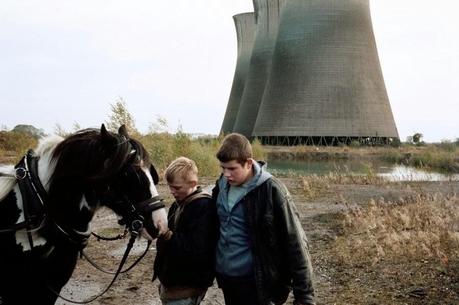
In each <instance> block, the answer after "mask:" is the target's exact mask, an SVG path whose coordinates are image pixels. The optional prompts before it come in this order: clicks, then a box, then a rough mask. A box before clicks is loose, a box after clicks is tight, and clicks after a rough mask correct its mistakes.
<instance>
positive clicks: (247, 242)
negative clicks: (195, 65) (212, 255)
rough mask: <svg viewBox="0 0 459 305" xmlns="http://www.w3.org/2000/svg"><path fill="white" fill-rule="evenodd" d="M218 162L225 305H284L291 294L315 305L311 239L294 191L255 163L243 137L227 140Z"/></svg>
mask: <svg viewBox="0 0 459 305" xmlns="http://www.w3.org/2000/svg"><path fill="white" fill-rule="evenodd" d="M217 158H218V160H219V161H220V166H221V168H222V172H223V173H222V175H221V177H220V179H219V180H218V181H217V184H216V186H215V188H214V190H213V194H212V197H213V200H214V201H215V202H216V208H217V213H218V219H219V225H220V226H219V232H218V233H219V237H218V243H217V252H216V264H215V265H216V272H217V282H218V284H219V287H220V288H221V289H222V290H223V295H224V297H225V304H226V305H249V304H250V305H272V304H276V305H277V304H284V303H285V301H286V300H287V297H288V294H289V292H290V291H291V290H293V296H294V299H295V302H294V304H296V305H313V304H315V303H314V288H313V283H312V267H311V261H310V257H309V252H308V244H307V239H306V235H305V233H304V231H303V228H302V226H301V223H300V221H299V217H298V212H297V210H296V207H295V205H294V204H293V201H292V198H291V196H290V194H289V192H288V190H287V189H286V188H285V186H284V185H283V184H282V183H281V182H280V181H279V180H277V179H276V178H274V177H273V176H272V175H271V174H270V173H269V172H267V171H266V169H265V166H264V163H263V162H256V161H255V160H253V159H252V146H251V145H250V142H249V141H248V140H247V138H245V137H244V136H243V135H240V134H237V133H232V134H229V135H227V136H226V137H225V138H224V139H223V142H222V144H221V146H220V149H219V150H218V152H217Z"/></svg>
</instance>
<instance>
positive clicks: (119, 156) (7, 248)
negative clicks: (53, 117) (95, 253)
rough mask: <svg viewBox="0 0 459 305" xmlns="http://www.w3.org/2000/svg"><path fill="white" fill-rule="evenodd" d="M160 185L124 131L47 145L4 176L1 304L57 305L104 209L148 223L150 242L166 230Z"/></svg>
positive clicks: (93, 132) (91, 132)
mask: <svg viewBox="0 0 459 305" xmlns="http://www.w3.org/2000/svg"><path fill="white" fill-rule="evenodd" d="M157 182H158V175H157V173H156V171H155V169H154V167H153V165H152V164H151V163H150V161H149V158H148V154H147V152H146V150H145V148H144V147H143V146H142V144H141V143H140V142H138V141H136V140H134V139H130V138H129V136H128V134H127V132H126V129H125V128H124V126H122V127H120V129H119V130H118V134H115V133H111V132H109V131H107V130H106V129H105V127H104V125H102V127H101V129H100V130H98V129H86V130H82V131H79V132H77V133H75V134H73V135H70V136H68V137H66V138H65V139H63V138H61V137H57V136H54V137H48V138H45V139H44V140H42V141H40V144H39V145H38V147H37V149H36V151H35V152H34V153H32V152H29V153H28V154H27V155H26V156H25V157H24V158H23V159H22V160H21V162H20V163H19V164H17V165H16V166H15V167H14V166H6V167H2V168H0V304H2V305H11V304H14V305H16V304H18V305H19V304H21V305H30V304H40V305H47V304H54V303H55V301H56V298H57V296H56V292H57V293H59V292H60V290H61V288H62V287H63V286H64V285H65V284H66V283H67V281H68V280H69V279H70V277H71V275H72V272H73V270H74V268H75V266H76V262H77V257H78V252H79V251H80V250H81V249H82V248H84V247H85V246H86V243H87V240H88V238H89V235H90V232H91V229H90V221H91V219H92V217H93V216H94V213H95V212H96V210H97V209H98V208H99V207H101V206H107V207H109V208H111V209H112V210H113V211H115V212H116V213H117V214H118V215H120V216H121V217H123V220H124V222H126V223H127V224H130V223H131V222H132V221H133V220H135V219H142V220H146V221H145V227H146V228H147V231H148V232H149V233H150V235H153V234H155V232H157V230H156V229H155V227H157V228H159V229H161V228H163V229H164V226H166V228H167V220H166V213H165V210H164V205H162V203H161V201H160V199H159V196H158V192H157V190H156V187H155V184H156V183H157ZM155 230H156V231H155ZM53 291H54V292H53Z"/></svg>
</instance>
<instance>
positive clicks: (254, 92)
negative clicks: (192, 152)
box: [234, 0, 286, 137]
mask: <svg viewBox="0 0 459 305" xmlns="http://www.w3.org/2000/svg"><path fill="white" fill-rule="evenodd" d="M285 1H286V0H253V5H254V8H255V18H256V19H255V22H256V30H255V41H254V45H253V50H252V56H251V58H250V65H249V70H248V74H247V80H246V83H245V87H244V92H243V94H242V99H241V103H240V105H239V112H238V114H237V118H236V122H235V124H234V131H235V132H239V133H241V134H243V135H245V136H247V137H251V135H252V131H253V127H254V125H255V120H256V119H257V114H258V108H259V106H260V103H261V98H262V96H263V91H264V90H265V85H266V80H267V78H268V74H269V71H270V70H271V61H272V55H273V50H274V43H275V40H276V36H277V30H278V26H279V14H280V11H281V8H282V6H283V3H284V2H285Z"/></svg>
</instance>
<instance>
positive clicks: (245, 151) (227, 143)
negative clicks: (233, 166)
mask: <svg viewBox="0 0 459 305" xmlns="http://www.w3.org/2000/svg"><path fill="white" fill-rule="evenodd" d="M249 158H252V145H251V144H250V142H249V140H248V139H247V138H246V137H244V136H243V135H241V134H239V133H230V134H229V135H227V136H226V137H224V138H223V141H222V144H221V146H220V148H219V149H218V152H217V159H218V160H219V161H220V162H229V161H232V160H236V161H237V162H239V163H240V164H244V163H245V162H246V161H247V159H249Z"/></svg>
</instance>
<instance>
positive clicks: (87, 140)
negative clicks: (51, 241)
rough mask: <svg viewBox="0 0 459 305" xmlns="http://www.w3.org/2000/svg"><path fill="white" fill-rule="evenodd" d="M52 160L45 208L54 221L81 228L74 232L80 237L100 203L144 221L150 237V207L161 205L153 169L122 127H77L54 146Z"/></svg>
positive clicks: (68, 228) (69, 228) (152, 231)
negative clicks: (76, 129)
mask: <svg viewBox="0 0 459 305" xmlns="http://www.w3.org/2000/svg"><path fill="white" fill-rule="evenodd" d="M52 162H53V164H54V165H55V169H54V171H53V173H52V175H51V178H50V184H49V197H50V200H49V204H48V211H49V212H50V218H51V219H53V221H54V222H55V223H56V226H58V227H65V228H64V229H62V230H64V231H75V232H83V233H82V234H78V235H81V236H82V239H85V238H86V237H85V236H86V234H87V232H88V230H89V222H90V220H91V219H92V217H93V215H94V212H95V210H96V209H97V207H98V206H100V205H104V206H107V207H108V208H110V209H112V210H113V211H114V212H115V213H117V214H118V215H120V216H121V217H122V219H123V222H124V223H125V224H126V225H128V226H130V225H131V224H132V223H133V222H134V221H135V220H141V221H144V222H143V223H144V225H145V228H146V229H147V231H148V233H149V234H150V235H151V236H152V237H153V238H154V237H155V235H156V234H157V231H156V229H155V226H154V225H153V221H152V212H153V211H154V210H155V208H158V207H164V205H163V204H162V202H161V199H160V198H159V196H158V191H157V190H156V187H155V184H157V182H158V174H157V173H156V170H155V168H154V167H153V165H152V164H151V162H150V160H149V157H148V153H147V151H146V150H145V148H144V146H143V145H142V144H141V143H140V142H139V141H137V140H135V139H131V138H130V137H129V135H128V133H127V131H126V128H125V127H124V126H121V127H120V128H119V130H118V133H113V132H109V131H107V129H106V128H105V126H104V125H102V127H101V129H100V130H95V129H87V130H82V131H80V132H77V133H75V134H73V135H71V136H69V137H67V138H66V139H65V140H63V141H62V142H60V143H59V144H58V145H57V146H56V148H55V149H54V151H53V156H52ZM63 203H65V206H63ZM160 212H161V211H160ZM135 223H137V224H141V222H139V221H135ZM78 238H80V237H78ZM78 238H77V239H78ZM80 239H81V238H80Z"/></svg>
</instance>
